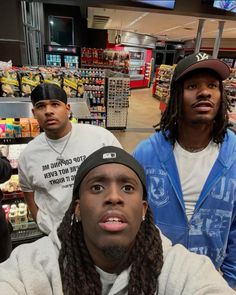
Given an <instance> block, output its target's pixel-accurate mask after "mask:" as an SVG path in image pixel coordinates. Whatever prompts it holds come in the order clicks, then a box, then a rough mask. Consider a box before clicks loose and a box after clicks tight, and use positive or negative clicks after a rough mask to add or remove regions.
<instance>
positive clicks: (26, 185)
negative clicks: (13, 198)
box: [18, 155, 34, 192]
mask: <svg viewBox="0 0 236 295" xmlns="http://www.w3.org/2000/svg"><path fill="white" fill-rule="evenodd" d="M25 171H27V167H26V159H25V158H24V156H23V155H21V156H20V158H19V162H18V175H19V184H20V187H21V190H22V191H23V192H33V191H34V190H33V188H32V186H31V184H30V181H29V178H28V177H27V176H26V172H25Z"/></svg>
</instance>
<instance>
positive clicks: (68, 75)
mask: <svg viewBox="0 0 236 295" xmlns="http://www.w3.org/2000/svg"><path fill="white" fill-rule="evenodd" d="M63 74H64V75H63V89H64V90H65V92H66V94H67V97H76V96H77V83H78V76H79V75H78V72H77V71H73V70H64V71H63Z"/></svg>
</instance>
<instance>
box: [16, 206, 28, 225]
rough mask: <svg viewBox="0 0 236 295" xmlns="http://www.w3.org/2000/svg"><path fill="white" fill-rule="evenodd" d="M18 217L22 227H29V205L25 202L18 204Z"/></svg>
mask: <svg viewBox="0 0 236 295" xmlns="http://www.w3.org/2000/svg"><path fill="white" fill-rule="evenodd" d="M17 215H18V218H19V223H20V226H21V228H28V218H27V207H26V204H24V203H19V205H18V214H17Z"/></svg>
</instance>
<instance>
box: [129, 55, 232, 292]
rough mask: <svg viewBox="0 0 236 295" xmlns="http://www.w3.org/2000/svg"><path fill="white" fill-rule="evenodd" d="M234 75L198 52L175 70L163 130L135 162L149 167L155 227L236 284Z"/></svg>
mask: <svg viewBox="0 0 236 295" xmlns="http://www.w3.org/2000/svg"><path fill="white" fill-rule="evenodd" d="M229 75H230V69H229V67H228V66H227V64H225V63H224V62H223V61H221V60H219V59H217V58H213V57H211V56H210V55H208V54H206V53H204V52H199V53H194V54H191V55H189V56H187V57H186V58H184V59H182V60H181V61H180V62H179V63H178V64H177V66H176V68H175V70H174V73H173V77H172V81H171V85H170V99H169V102H168V105H167V108H166V110H165V112H164V113H163V116H162V118H161V121H160V123H159V124H158V125H157V126H156V127H157V132H156V133H155V134H154V135H152V136H151V137H150V138H148V139H147V140H145V141H143V142H141V143H140V144H139V145H138V146H137V147H136V149H135V151H134V157H135V158H136V159H137V160H138V161H139V162H140V163H141V164H142V165H143V167H144V168H145V171H146V175H147V181H148V200H149V204H150V206H151V208H152V210H153V213H154V218H155V223H156V224H157V225H158V226H159V227H160V229H161V230H162V232H163V234H164V235H166V236H167V237H168V238H169V239H170V240H171V241H172V242H173V243H174V244H176V243H181V244H183V245H184V246H186V247H187V248H188V249H189V250H191V251H193V252H196V253H199V254H204V255H207V256H209V257H210V258H211V260H212V262H213V263H214V265H215V267H216V268H217V269H220V270H221V271H222V273H223V275H224V278H225V279H226V280H227V282H228V284H229V285H230V286H232V287H235V286H236V197H235V196H236V195H235V192H236V136H235V134H233V132H232V131H230V130H228V129H227V127H228V126H229V117H228V111H229V110H230V101H229V100H228V98H227V96H226V94H225V92H224V88H223V80H225V79H226V78H227V77H228V76H229Z"/></svg>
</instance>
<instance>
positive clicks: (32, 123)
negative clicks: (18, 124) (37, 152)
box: [29, 118, 40, 137]
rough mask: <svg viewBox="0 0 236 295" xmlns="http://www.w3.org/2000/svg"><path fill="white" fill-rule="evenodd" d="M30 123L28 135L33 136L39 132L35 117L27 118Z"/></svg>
mask: <svg viewBox="0 0 236 295" xmlns="http://www.w3.org/2000/svg"><path fill="white" fill-rule="evenodd" d="M29 123H30V136H31V137H35V136H37V135H39V133H40V126H39V123H38V120H37V119H34V118H29Z"/></svg>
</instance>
